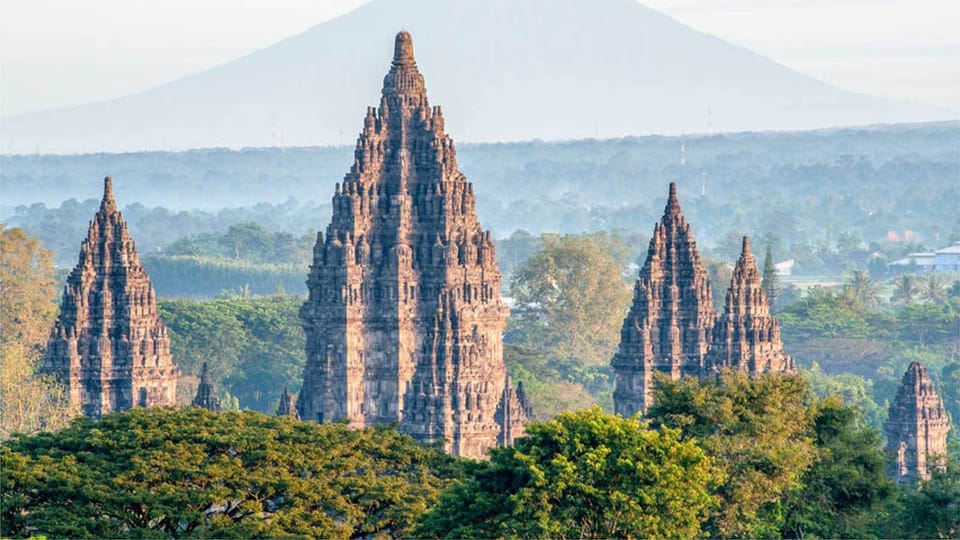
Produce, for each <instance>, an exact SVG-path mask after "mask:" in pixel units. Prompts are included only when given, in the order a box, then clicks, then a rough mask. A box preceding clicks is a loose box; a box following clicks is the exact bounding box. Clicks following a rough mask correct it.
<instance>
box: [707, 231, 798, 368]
mask: <svg viewBox="0 0 960 540" xmlns="http://www.w3.org/2000/svg"><path fill="white" fill-rule="evenodd" d="M762 281H763V279H762V277H761V275H760V270H759V269H758V268H757V261H756V260H755V259H754V257H753V254H752V253H750V238H749V237H746V236H744V237H743V249H742V251H741V253H740V259H739V260H738V261H737V264H736V266H734V269H733V277H732V279H731V283H730V288H728V289H727V297H726V302H725V305H724V309H723V312H721V313H720V317H719V319H717V322H716V324H715V325H714V327H713V343H712V344H711V346H710V350H709V352H708V353H707V357H706V371H707V372H712V373H719V372H720V371H721V370H724V369H731V370H734V371H741V372H743V373H747V374H749V375H750V376H757V375H760V374H762V373H771V372H774V373H796V371H797V366H796V363H795V362H794V360H793V357H791V356H790V355H789V354H787V353H786V352H784V350H783V343H782V342H781V341H780V325H779V324H777V320H776V318H774V317H773V315H771V314H770V306H769V304H768V303H767V295H766V292H765V291H764V289H763V284H762Z"/></svg>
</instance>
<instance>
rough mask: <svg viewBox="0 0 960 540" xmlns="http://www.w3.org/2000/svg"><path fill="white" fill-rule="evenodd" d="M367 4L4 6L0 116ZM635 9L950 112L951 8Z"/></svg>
mask: <svg viewBox="0 0 960 540" xmlns="http://www.w3.org/2000/svg"><path fill="white" fill-rule="evenodd" d="M451 1H455V0H451ZM504 1H519V0H504ZM365 2H366V0H163V1H156V0H83V1H67V2H64V1H62V0H0V114H2V115H3V116H12V115H16V114H21V113H26V112H32V111H37V110H44V109H51V108H58V107H65V106H71V105H79V104H82V103H89V102H92V101H102V100H106V99H112V98H116V97H120V96H124V95H128V94H132V93H137V92H140V91H143V90H146V89H149V88H151V87H153V86H156V85H158V84H162V83H165V82H169V81H172V80H174V79H177V78H179V77H182V76H185V75H189V74H191V73H196V72H198V71H203V70H205V69H208V68H211V67H214V66H217V65H220V64H223V63H226V62H229V61H230V60H233V59H235V58H237V57H239V56H242V55H244V54H247V53H249V52H252V51H255V50H258V49H261V48H263V47H266V46H269V45H271V44H273V43H275V42H277V41H280V40H282V39H284V38H286V37H289V36H291V35H295V34H298V33H300V32H303V31H304V30H306V29H307V28H309V27H311V26H313V25H316V24H319V23H322V22H323V21H325V20H328V19H330V18H333V17H336V16H338V15H340V14H342V13H345V12H347V11H349V10H351V9H353V8H354V7H356V6H359V5H362V4H363V3H365ZM643 3H644V4H646V5H647V6H649V7H652V8H654V9H657V10H660V11H662V12H664V13H667V14H668V15H670V16H672V17H673V18H675V19H677V20H679V21H680V22H682V23H684V24H687V25H688V26H691V27H693V28H695V29H697V30H700V31H702V32H706V33H709V34H713V35H716V36H718V37H720V38H722V39H725V40H727V41H730V42H733V43H736V44H738V45H742V46H745V47H747V48H749V49H752V50H754V51H756V52H758V53H760V54H762V55H764V56H767V57H769V58H771V59H773V60H775V61H777V62H780V63H782V64H784V65H786V66H789V67H791V68H793V69H795V70H797V71H800V72H802V73H805V74H807V75H811V76H813V77H815V78H818V79H820V80H823V81H826V82H829V83H832V84H834V85H836V86H839V87H841V88H844V89H846V90H852V91H855V92H861V93H865V94H872V95H876V96H882V97H888V98H896V99H901V100H907V101H914V102H922V103H929V104H934V105H941V106H945V107H950V108H952V109H954V110H958V111H960V31H958V30H957V29H958V28H960V1H958V0H645V1H644V2H643ZM585 5H588V3H587V2H586V0H585Z"/></svg>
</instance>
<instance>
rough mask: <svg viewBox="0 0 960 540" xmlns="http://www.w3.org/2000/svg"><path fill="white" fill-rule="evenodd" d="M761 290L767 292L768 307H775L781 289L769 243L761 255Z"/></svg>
mask: <svg viewBox="0 0 960 540" xmlns="http://www.w3.org/2000/svg"><path fill="white" fill-rule="evenodd" d="M763 290H764V291H765V292H766V293H767V302H769V304H770V309H776V307H777V298H779V297H780V290H781V286H780V276H779V275H778V274H777V267H776V266H774V264H773V252H771V251H770V246H769V245H767V252H766V255H764V257H763Z"/></svg>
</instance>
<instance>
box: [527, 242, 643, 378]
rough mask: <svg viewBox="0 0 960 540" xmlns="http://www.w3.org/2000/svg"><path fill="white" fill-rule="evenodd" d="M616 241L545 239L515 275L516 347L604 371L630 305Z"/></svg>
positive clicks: (620, 251) (622, 256) (620, 248)
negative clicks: (537, 350) (576, 360)
mask: <svg viewBox="0 0 960 540" xmlns="http://www.w3.org/2000/svg"><path fill="white" fill-rule="evenodd" d="M622 251H623V250H622V247H621V245H620V242H619V241H618V240H617V238H616V237H613V236H610V235H607V234H606V233H598V234H594V235H590V236H555V235H544V237H543V247H542V248H540V249H539V250H538V251H537V252H536V253H534V254H533V256H531V257H530V258H529V259H528V260H527V261H525V262H524V263H522V264H521V265H520V266H519V267H518V268H517V270H516V272H515V273H514V275H513V279H512V280H511V284H510V295H511V296H512V297H513V298H514V299H515V301H516V307H515V308H514V310H513V312H514V317H513V327H512V328H511V331H510V334H511V335H512V337H513V339H514V340H515V341H519V342H520V343H525V344H528V345H530V346H535V347H538V348H540V350H542V351H545V352H547V353H548V354H550V355H552V356H557V357H561V358H575V359H578V360H579V361H581V362H582V363H583V364H586V365H606V364H607V363H608V362H609V360H610V357H611V356H613V353H614V351H615V350H616V347H617V344H618V343H619V339H620V326H621V324H622V323H623V317H624V315H625V314H626V308H627V305H628V304H629V302H630V292H629V288H628V287H627V285H626V283H625V280H624V278H623V275H622V265H621V261H622V260H623V259H624V258H625V255H624V254H623V253H622Z"/></svg>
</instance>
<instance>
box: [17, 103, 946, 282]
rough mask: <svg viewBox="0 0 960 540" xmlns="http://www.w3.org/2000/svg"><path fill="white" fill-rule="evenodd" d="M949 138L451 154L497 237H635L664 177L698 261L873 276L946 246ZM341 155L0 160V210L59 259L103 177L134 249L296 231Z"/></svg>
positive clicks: (595, 144)
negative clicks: (239, 232)
mask: <svg viewBox="0 0 960 540" xmlns="http://www.w3.org/2000/svg"><path fill="white" fill-rule="evenodd" d="M958 143H960V128H958V125H957V123H956V122H946V123H932V124H918V125H895V126H879V127H871V128H850V129H836V130H821V131H809V132H795V133H740V134H717V135H696V136H687V137H656V136H651V137H628V138H623V139H612V140H581V141H568V142H539V141H534V142H524V143H500V144H464V145H460V148H459V150H460V151H459V153H458V158H459V163H460V167H461V168H462V169H463V171H464V172H465V173H466V174H467V176H468V178H470V179H471V180H472V181H473V182H474V184H475V186H476V193H477V197H478V203H477V207H478V213H479V216H480V219H481V222H482V223H483V224H484V226H485V227H487V228H489V229H491V230H493V232H494V234H495V236H496V237H497V238H501V239H503V238H507V237H510V236H511V235H513V234H515V233H516V232H517V231H519V234H530V235H532V236H534V237H539V236H540V234H541V233H543V232H556V233H561V234H563V233H584V232H598V231H612V230H621V231H624V233H625V234H649V229H650V226H651V224H652V223H653V222H654V221H655V220H656V219H658V218H659V215H660V211H661V206H662V200H663V197H664V195H665V187H664V186H665V185H666V184H667V182H668V181H671V180H673V181H676V182H677V183H678V186H679V188H680V195H681V202H682V204H683V208H684V214H685V215H686V216H687V218H688V221H689V222H690V223H691V224H693V226H694V230H695V233H696V235H697V238H698V240H699V242H700V244H701V247H702V248H704V253H705V254H706V255H708V256H712V257H715V258H717V259H722V260H732V259H735V258H736V255H737V248H738V242H739V238H740V237H741V236H742V235H743V234H750V235H751V236H754V237H757V238H759V237H763V238H764V239H765V243H769V244H771V245H772V246H773V248H774V252H775V253H776V256H777V258H778V260H784V259H789V258H793V259H796V261H797V266H796V268H795V270H796V271H798V272H801V273H815V274H816V273H839V272H841V271H849V270H852V269H853V268H857V267H866V266H867V265H868V264H872V271H873V273H874V275H877V274H878V273H879V272H880V271H881V270H885V267H886V266H885V265H886V263H887V262H889V261H891V260H895V259H896V258H900V257H902V256H903V255H905V254H906V253H908V252H911V251H916V250H918V249H921V247H927V248H937V247H942V246H944V245H947V244H948V243H949V242H951V241H953V240H955V239H958V238H960V221H958V220H960V218H958V214H957V212H956V202H957V201H958V200H960V187H958V185H957V182H956V179H957V178H958V176H960V157H958V155H957V152H956V148H957V144H958ZM350 162H351V157H350V149H349V148H284V149H280V148H272V149H263V148H261V149H245V150H239V151H231V150H225V149H210V150H194V151H188V152H144V153H128V154H88V155H77V156H30V155H20V156H0V186H2V189H3V191H4V200H3V207H2V209H0V213H2V215H3V221H4V222H5V223H8V224H10V225H13V226H19V227H22V228H24V229H25V230H26V231H27V232H28V233H30V234H32V235H35V236H39V237H40V238H41V239H42V240H43V242H44V244H45V245H46V246H47V247H48V248H49V249H52V250H53V251H54V253H55V254H56V257H57V260H58V262H59V263H60V264H62V265H66V264H69V263H70V262H71V261H72V260H73V258H74V256H75V251H76V249H77V242H78V241H79V239H80V238H82V237H83V231H84V230H85V227H86V224H87V221H88V220H89V217H90V216H91V215H92V214H93V212H94V211H95V210H96V206H97V204H98V202H97V199H96V197H97V196H98V195H99V191H100V179H101V178H102V177H103V176H105V175H107V174H111V175H113V176H114V177H115V180H116V181H115V186H116V188H115V189H116V192H117V196H118V199H119V201H120V203H121V205H123V210H124V215H125V216H126V218H127V220H128V222H129V223H130V226H131V230H132V233H133V235H134V237H135V238H136V239H137V242H138V246H139V247H140V249H141V252H142V253H144V254H148V253H149V254H156V253H157V252H158V251H160V252H161V253H162V252H163V250H165V249H167V247H168V246H170V245H171V244H173V243H175V242H177V241H181V240H182V239H184V238H189V237H197V236H201V235H205V234H213V233H215V234H226V233H227V231H228V229H229V228H230V227H231V226H233V225H238V224H243V223H249V222H253V223H257V224H260V225H262V226H263V227H264V228H266V229H267V230H269V231H272V232H286V233H289V234H291V235H292V236H293V237H295V238H301V237H304V236H309V237H312V236H313V235H314V234H315V231H317V230H320V229H322V228H323V227H325V226H326V224H327V223H328V222H329V218H330V206H329V200H330V197H331V196H332V194H333V191H334V183H335V182H337V181H339V180H340V179H341V178H342V176H343V174H344V172H346V170H347V168H348V165H349V163H350ZM891 240H893V241H891ZM204 255H208V254H207V253H205V254H204ZM230 255H233V254H232V253H231V254H230ZM274 262H283V263H296V261H295V260H292V259H284V260H282V261H274ZM189 264H194V263H189ZM274 281H280V280H276V279H274Z"/></svg>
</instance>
